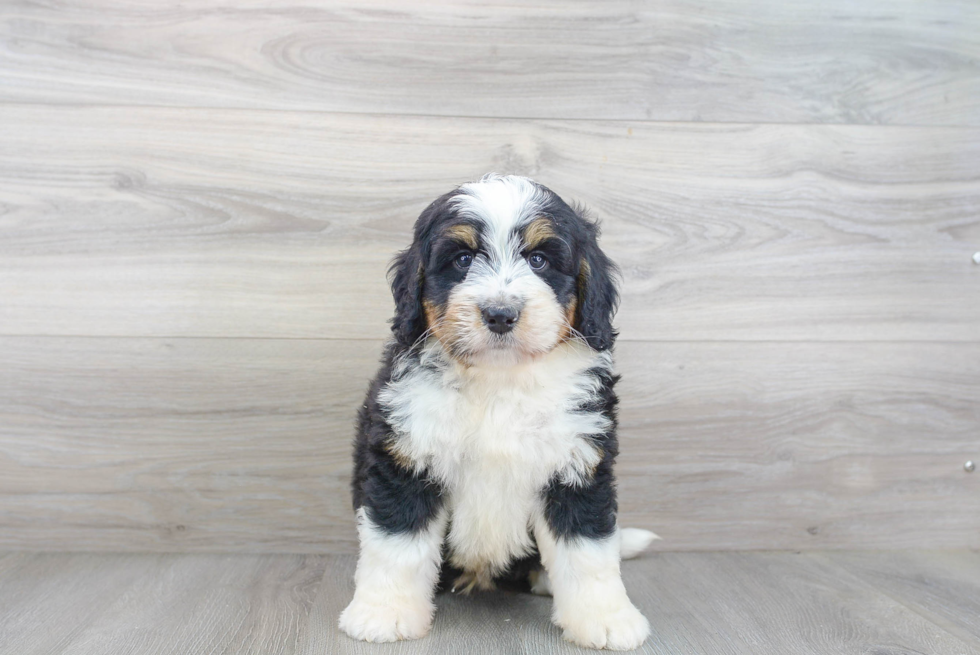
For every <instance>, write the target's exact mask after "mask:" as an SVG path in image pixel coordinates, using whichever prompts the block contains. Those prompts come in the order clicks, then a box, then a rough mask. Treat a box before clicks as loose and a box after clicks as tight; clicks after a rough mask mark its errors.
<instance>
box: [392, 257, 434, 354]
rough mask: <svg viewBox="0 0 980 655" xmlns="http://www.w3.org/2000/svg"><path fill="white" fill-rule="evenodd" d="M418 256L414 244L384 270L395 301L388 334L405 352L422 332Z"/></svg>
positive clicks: (423, 321)
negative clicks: (390, 333) (393, 336)
mask: <svg viewBox="0 0 980 655" xmlns="http://www.w3.org/2000/svg"><path fill="white" fill-rule="evenodd" d="M423 275H424V271H423V268H422V253H421V248H420V246H419V242H418V240H416V241H415V243H413V244H412V245H411V246H410V247H409V248H408V249H407V250H403V251H402V252H400V253H398V256H397V257H395V260H394V261H393V262H391V266H390V267H389V268H388V278H389V279H390V280H391V294H392V295H393V296H394V298H395V316H394V317H393V318H392V319H391V331H392V333H393V334H394V335H395V341H397V342H398V343H399V345H401V346H404V347H405V348H409V347H411V346H412V345H413V344H414V343H415V342H416V341H417V340H418V339H419V337H421V336H422V333H424V332H425V329H426V319H425V312H424V311H423V309H422V282H423Z"/></svg>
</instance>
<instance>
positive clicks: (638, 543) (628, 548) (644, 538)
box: [619, 528, 660, 559]
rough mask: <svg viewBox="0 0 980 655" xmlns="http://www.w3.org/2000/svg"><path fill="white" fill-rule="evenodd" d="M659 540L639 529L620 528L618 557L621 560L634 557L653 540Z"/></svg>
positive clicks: (655, 536) (648, 532)
mask: <svg viewBox="0 0 980 655" xmlns="http://www.w3.org/2000/svg"><path fill="white" fill-rule="evenodd" d="M657 539H660V537H658V536H657V535H655V534H653V533H652V532H650V531H649V530H640V529H639V528H620V529H619V556H620V557H622V558H623V559H629V558H631V557H636V556H637V555H639V554H640V553H642V552H643V551H645V550H646V549H647V547H648V546H649V545H650V544H651V543H653V541H654V540H657Z"/></svg>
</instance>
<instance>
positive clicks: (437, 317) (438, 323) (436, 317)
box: [422, 300, 443, 341]
mask: <svg viewBox="0 0 980 655" xmlns="http://www.w3.org/2000/svg"><path fill="white" fill-rule="evenodd" d="M422 310H423V311H424V312H425V321H426V323H427V324H428V327H429V329H430V330H431V331H432V334H434V335H436V338H438V339H439V340H440V341H442V337H441V336H440V332H442V322H443V315H442V308H441V307H436V306H435V305H433V304H432V303H431V302H429V301H428V300H423V301H422Z"/></svg>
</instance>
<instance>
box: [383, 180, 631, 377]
mask: <svg viewBox="0 0 980 655" xmlns="http://www.w3.org/2000/svg"><path fill="white" fill-rule="evenodd" d="M597 235H598V229H597V227H596V225H595V224H594V223H592V222H590V221H588V220H586V219H585V218H583V217H582V216H581V215H580V214H579V213H578V212H576V211H575V210H573V209H572V208H571V207H569V206H568V205H567V204H565V202H564V201H563V200H562V199H561V198H559V197H558V196H557V195H556V194H555V193H554V192H552V191H551V190H549V189H547V188H545V187H543V186H541V185H540V184H537V183H535V182H532V181H531V180H528V179H527V178H523V177H514V176H506V177H501V176H495V175H490V176H487V177H484V178H483V179H482V180H480V181H479V182H474V183H471V184H464V185H463V186H461V187H459V188H458V189H456V190H454V191H452V192H450V193H447V194H446V195H444V196H442V197H440V198H438V199H437V200H436V201H435V202H433V203H432V204H431V205H429V206H428V207H427V208H426V209H425V211H423V212H422V215H421V216H419V219H418V221H417V222H416V224H415V236H414V239H413V241H412V245H411V246H410V247H409V248H408V249H407V250H405V251H403V252H402V253H400V254H399V255H398V257H397V258H396V259H395V261H394V262H393V263H392V266H391V271H390V276H391V281H392V292H393V293H394V296H395V317H394V319H393V321H392V331H393V332H394V334H395V338H396V340H397V341H398V342H399V343H400V344H401V345H403V346H405V347H410V346H412V345H413V344H415V343H416V342H418V341H419V340H420V339H421V338H422V337H428V336H430V335H431V336H432V337H435V338H437V339H439V341H440V342H442V344H443V346H444V347H445V349H446V351H447V352H448V353H449V354H450V355H451V356H453V357H455V358H456V359H458V360H460V361H464V362H467V363H473V364H475V363H481V362H482V363H492V362H497V363H501V364H505V363H516V362H519V361H521V360H522V359H525V358H529V357H534V356H535V355H538V354H541V353H545V352H548V351H549V350H551V349H552V348H554V347H555V346H556V345H558V344H559V343H561V342H562V341H565V340H567V339H570V338H581V339H584V340H585V341H587V342H588V344H589V346H590V347H591V348H593V349H595V350H605V349H608V348H610V347H612V345H613V341H614V340H615V338H616V332H615V331H614V330H613V327H612V316H613V313H614V312H615V310H616V303H617V300H618V295H617V292H616V286H615V283H614V280H613V275H614V272H615V267H614V265H613V264H612V262H611V261H610V260H609V259H608V258H607V257H606V256H605V254H603V252H602V251H601V250H600V249H599V246H598V244H597V243H596V236H597Z"/></svg>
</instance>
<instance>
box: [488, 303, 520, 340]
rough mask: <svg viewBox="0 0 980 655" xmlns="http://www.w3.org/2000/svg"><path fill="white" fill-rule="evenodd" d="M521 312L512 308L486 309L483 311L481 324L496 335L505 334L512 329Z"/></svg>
mask: <svg viewBox="0 0 980 655" xmlns="http://www.w3.org/2000/svg"><path fill="white" fill-rule="evenodd" d="M520 315H521V312H520V311H518V310H517V309H516V308H514V307H487V308H485V309H484V310H483V322H484V323H485V324H486V326H487V329H488V330H490V331H491V332H494V333H496V334H507V333H508V332H510V331H511V330H513V329H514V326H515V325H516V324H517V319H518V318H519V317H520Z"/></svg>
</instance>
